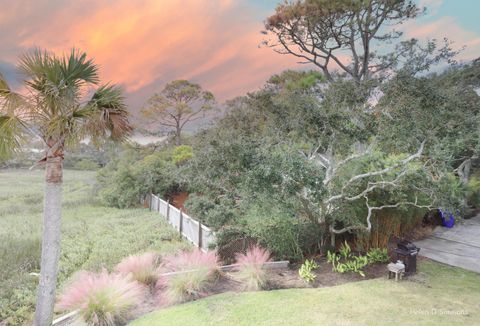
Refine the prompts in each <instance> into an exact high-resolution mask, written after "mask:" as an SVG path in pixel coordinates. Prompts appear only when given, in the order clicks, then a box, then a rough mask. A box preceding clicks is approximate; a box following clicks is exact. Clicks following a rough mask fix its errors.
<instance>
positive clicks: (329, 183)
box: [100, 0, 480, 259]
mask: <svg viewBox="0 0 480 326" xmlns="http://www.w3.org/2000/svg"><path fill="white" fill-rule="evenodd" d="M421 13H422V10H421V9H420V8H418V7H417V6H416V5H415V3H414V2H412V1H393V2H392V1H383V0H376V1H368V2H358V3H357V2H351V1H323V0H322V1H310V0H302V1H285V2H283V3H282V4H280V5H279V6H278V7H277V9H276V12H275V14H274V15H272V16H271V17H268V18H267V21H266V26H265V27H266V29H267V31H266V35H269V36H270V37H272V38H273V39H272V40H270V41H272V42H273V43H271V42H267V43H270V45H273V46H276V48H277V50H279V51H280V52H281V53H286V54H289V55H294V56H297V57H300V58H301V59H304V60H306V61H309V62H311V63H313V64H314V65H315V66H316V67H317V68H319V71H301V72H299V71H291V70H289V71H285V72H283V73H281V74H278V75H274V76H272V77H271V78H270V79H269V80H268V81H267V83H266V84H265V86H264V87H263V88H262V89H261V90H258V91H256V92H253V93H249V94H248V95H246V96H242V97H238V98H235V99H233V100H230V101H228V102H227V108H226V113H225V115H224V116H223V117H222V118H221V119H219V120H218V121H216V123H215V124H213V126H212V127H210V128H209V129H207V130H204V131H201V132H198V133H197V134H196V135H195V137H193V138H191V139H189V140H188V141H187V144H188V147H187V148H184V147H183V146H181V147H177V148H176V149H172V148H168V147H165V148H164V149H162V150H161V151H159V152H157V153H154V154H151V156H153V157H155V159H153V158H151V156H146V155H143V154H141V151H137V152H136V154H132V153H131V152H129V153H130V154H129V155H127V158H121V159H120V160H119V161H117V162H116V163H114V164H112V165H110V166H107V167H106V168H105V169H104V170H103V171H102V172H101V174H100V175H101V176H103V177H102V178H101V181H102V184H103V189H102V190H101V194H102V197H103V198H104V199H105V200H106V201H107V202H108V203H110V204H113V205H116V206H119V207H124V206H129V205H132V204H136V203H137V202H138V199H139V198H140V197H141V196H143V195H144V194H145V193H147V192H148V191H153V192H155V193H159V194H160V195H163V196H164V197H169V196H170V195H171V194H172V193H173V192H175V191H179V190H181V191H184V192H188V194H189V198H188V200H187V202H186V203H185V208H186V209H187V210H188V213H189V214H190V215H191V216H194V217H196V218H198V219H199V220H201V221H202V222H203V223H205V224H207V225H209V226H210V227H212V228H213V229H215V230H216V231H217V244H218V245H219V246H220V247H227V246H229V245H231V244H232V243H235V241H238V240H239V239H244V240H245V241H246V239H248V240H249V241H251V240H252V239H253V240H254V241H256V242H258V243H260V244H261V245H263V246H265V247H266V248H267V249H269V250H270V251H271V252H272V254H273V255H274V256H275V257H277V258H290V259H299V258H302V257H303V256H304V255H305V254H306V253H314V252H318V251H323V252H325V251H326V250H327V249H328V248H327V247H329V245H327V241H330V244H331V245H335V244H336V243H337V242H338V241H336V235H341V236H345V235H346V234H349V235H350V236H354V237H356V239H357V240H358V241H357V243H358V247H359V248H360V249H363V250H368V249H369V248H371V247H378V246H382V247H383V246H385V245H386V243H385V242H386V240H388V238H389V236H390V235H392V234H394V233H395V232H397V233H399V232H401V231H403V232H408V231H409V229H410V228H411V227H412V226H414V225H415V224H417V223H418V222H419V221H421V219H422V217H423V215H424V214H425V213H426V212H427V211H429V210H431V209H435V208H442V209H444V210H447V211H450V212H453V213H454V214H456V215H457V216H458V215H462V214H463V213H464V212H465V210H466V209H467V208H468V206H469V205H474V204H478V202H479V201H480V200H479V199H478V194H479V190H478V185H479V183H478V178H477V177H475V173H476V171H475V170H476V169H477V168H478V164H479V160H478V157H479V150H480V134H479V130H480V97H479V92H478V88H479V86H480V62H479V61H478V60H476V61H473V62H471V63H464V64H458V63H456V62H455V61H454V57H455V55H456V52H455V51H453V50H452V49H451V48H450V43H449V42H448V41H446V42H445V44H443V45H441V44H439V43H438V42H436V41H435V40H432V41H429V42H426V43H422V42H421V41H419V40H416V39H410V40H407V39H402V34H401V33H399V32H398V31H395V30H394V29H393V28H392V27H391V25H390V24H399V23H402V22H405V21H407V20H409V19H412V18H415V17H417V16H418V15H420V14H421ZM325 22H331V23H330V24H325ZM346 27H348V28H346ZM307 50H308V51H307ZM340 51H344V52H345V53H347V55H348V56H349V58H348V60H343V59H342V60H340V59H339V57H338V53H340ZM341 53H343V52H341ZM342 55H343V54H342ZM331 62H336V65H337V67H336V68H338V69H337V70H335V69H334V67H332V64H331ZM433 71H436V73H432V72H433ZM172 151H177V154H176V155H172V154H171V153H172ZM135 155H137V156H135ZM132 158H134V159H133V160H132ZM112 168H113V171H112ZM153 171H155V172H153ZM388 219H390V220H395V221H397V220H398V221H400V222H399V223H386V222H385V221H386V220H388ZM393 225H397V226H398V225H400V226H402V227H397V231H394V230H393V229H392V226H393ZM406 225H408V227H405V226H406ZM384 226H388V227H384ZM398 230H400V231H398ZM372 232H375V234H376V239H375V241H373V240H372V241H369V240H368V238H369V237H370V236H371V235H372ZM382 232H383V233H384V234H383V235H382V236H381V237H380V236H379V233H382ZM396 235H401V234H396Z"/></svg>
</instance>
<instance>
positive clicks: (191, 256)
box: [157, 249, 219, 305]
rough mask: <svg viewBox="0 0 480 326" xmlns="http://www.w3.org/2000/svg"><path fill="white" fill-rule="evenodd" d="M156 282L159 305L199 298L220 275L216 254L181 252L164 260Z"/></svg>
mask: <svg viewBox="0 0 480 326" xmlns="http://www.w3.org/2000/svg"><path fill="white" fill-rule="evenodd" d="M161 271H162V273H163V274H165V273H171V274H170V275H164V276H162V277H161V278H160V279H159V280H158V281H157V290H158V296H159V302H160V304H161V305H164V304H173V303H179V302H185V301H189V300H193V299H196V298H199V297H202V296H203V295H204V294H205V291H206V290H207V288H208V286H209V285H210V284H211V283H212V282H213V281H214V279H215V278H216V276H217V273H218V271H219V264H218V259H217V255H216V253H215V252H208V253H204V252H202V251H200V250H198V249H196V250H194V251H191V252H188V251H184V252H181V253H179V254H177V255H172V256H167V257H165V258H164V260H163V263H162V266H161Z"/></svg>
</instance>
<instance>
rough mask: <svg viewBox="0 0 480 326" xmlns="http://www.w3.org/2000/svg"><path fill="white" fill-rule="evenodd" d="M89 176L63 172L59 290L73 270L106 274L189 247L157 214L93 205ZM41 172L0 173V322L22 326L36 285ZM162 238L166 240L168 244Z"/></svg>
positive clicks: (38, 252) (33, 299) (40, 220)
mask: <svg viewBox="0 0 480 326" xmlns="http://www.w3.org/2000/svg"><path fill="white" fill-rule="evenodd" d="M94 182H95V172H87V171H68V170H67V171H65V174H64V196H63V204H64V206H63V217H62V253H61V257H60V271H59V288H60V287H61V286H62V285H63V284H64V283H65V282H66V281H67V280H68V279H69V278H70V277H71V275H72V274H73V273H75V272H76V271H78V270H81V269H83V270H89V271H97V272H98V271H101V270H102V269H103V268H106V269H108V270H112V269H113V267H114V266H115V265H116V264H118V263H119V262H120V261H121V260H122V259H123V258H125V257H127V256H129V255H132V254H137V253H142V252H146V251H154V252H158V253H171V252H174V251H176V250H177V249H179V248H180V249H186V248H188V247H189V245H188V244H186V243H185V242H184V241H182V240H181V239H180V238H179V236H178V233H177V232H175V231H174V230H173V229H172V228H171V227H170V226H168V224H167V223H166V222H164V221H163V220H162V219H161V218H160V217H159V216H158V214H155V213H151V212H149V211H147V210H144V209H129V210H122V209H114V208H108V207H102V206H100V205H99V204H97V203H96V200H95V194H94V192H93V190H92V188H93V187H92V185H93V183H94ZM42 202H43V171H25V170H16V171H0V239H1V241H0V321H2V320H6V319H8V321H9V322H10V323H11V324H13V325H20V324H23V323H25V322H27V321H28V320H29V319H30V317H31V314H32V312H33V308H34V304H35V291H36V286H37V282H38V278H37V277H36V276H34V275H33V276H32V275H30V273H38V272H39V262H40V243H41V241H40V239H41V237H40V232H41V223H42ZM163 239H169V240H168V241H166V240H163Z"/></svg>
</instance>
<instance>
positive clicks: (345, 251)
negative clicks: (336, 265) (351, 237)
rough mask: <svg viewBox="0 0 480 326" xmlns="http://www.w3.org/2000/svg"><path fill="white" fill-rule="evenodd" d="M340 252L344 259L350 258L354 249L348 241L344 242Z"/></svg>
mask: <svg viewBox="0 0 480 326" xmlns="http://www.w3.org/2000/svg"><path fill="white" fill-rule="evenodd" d="M339 253H340V256H342V257H343V259H348V258H349V257H350V255H351V254H352V249H351V248H350V246H349V245H348V243H347V241H345V242H344V243H342V245H341V247H340V250H339Z"/></svg>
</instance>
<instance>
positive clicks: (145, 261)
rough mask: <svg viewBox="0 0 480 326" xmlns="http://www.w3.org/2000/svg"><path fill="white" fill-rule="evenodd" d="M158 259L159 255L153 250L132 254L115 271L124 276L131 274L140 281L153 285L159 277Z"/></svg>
mask: <svg viewBox="0 0 480 326" xmlns="http://www.w3.org/2000/svg"><path fill="white" fill-rule="evenodd" d="M158 261H159V257H158V255H157V254H155V253H152V252H147V253H144V254H142V255H132V256H129V257H127V258H125V259H123V260H122V261H121V262H120V263H119V264H118V265H117V266H116V267H115V271H116V272H117V273H119V274H121V275H123V276H131V277H132V279H134V280H135V281H137V282H139V283H142V284H144V285H147V286H151V285H153V284H155V283H156V282H157V279H158V272H157V268H158Z"/></svg>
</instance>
